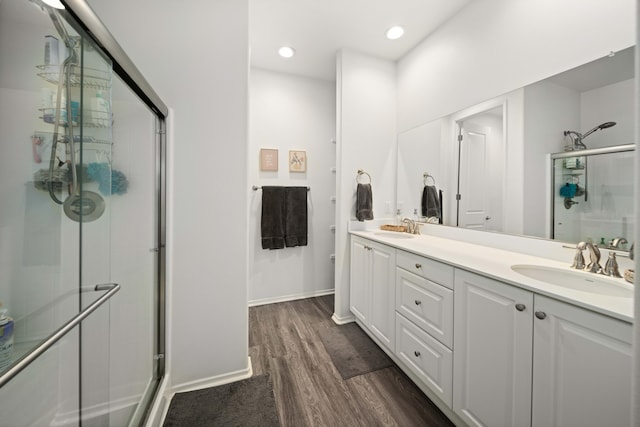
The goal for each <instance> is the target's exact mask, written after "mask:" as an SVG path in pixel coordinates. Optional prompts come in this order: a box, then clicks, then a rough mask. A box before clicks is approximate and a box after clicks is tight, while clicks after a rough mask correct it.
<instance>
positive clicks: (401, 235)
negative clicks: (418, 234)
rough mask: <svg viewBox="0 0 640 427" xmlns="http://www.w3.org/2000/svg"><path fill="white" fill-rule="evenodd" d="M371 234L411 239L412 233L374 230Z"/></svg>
mask: <svg viewBox="0 0 640 427" xmlns="http://www.w3.org/2000/svg"><path fill="white" fill-rule="evenodd" d="M373 234H375V235H376V236H380V237H387V238H389V239H411V238H413V234H409V233H405V232H402V231H384V230H380V231H374V232H373Z"/></svg>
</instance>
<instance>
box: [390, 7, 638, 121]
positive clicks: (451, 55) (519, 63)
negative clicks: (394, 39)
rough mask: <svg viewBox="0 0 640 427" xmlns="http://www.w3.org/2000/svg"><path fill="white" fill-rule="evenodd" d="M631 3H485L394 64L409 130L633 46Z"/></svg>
mask: <svg viewBox="0 0 640 427" xmlns="http://www.w3.org/2000/svg"><path fill="white" fill-rule="evenodd" d="M634 19H635V1H634V0H616V1H615V2H613V3H612V2H611V1H609V0H590V1H583V0H562V1H558V0H539V1H525V0H516V1H514V0H485V1H476V2H471V3H470V4H469V6H467V7H466V8H465V9H463V10H462V11H461V12H460V13H459V14H458V15H456V16H454V17H453V19H451V20H450V21H449V22H447V23H445V24H444V25H443V26H442V27H440V28H439V29H438V30H437V31H436V32H434V33H433V34H431V35H430V36H429V37H428V38H427V39H425V40H424V41H423V42H422V43H420V44H419V45H418V46H417V47H416V48H414V49H413V51H411V52H410V53H409V54H408V55H406V56H405V57H404V58H402V59H401V60H400V61H398V128H399V131H403V130H406V129H409V128H411V127H414V126H417V125H419V124H421V123H426V122H429V121H431V120H433V119H436V118H439V117H442V116H445V115H447V114H451V113H452V112H454V111H457V110H460V109H462V108H466V107H468V106H470V105H474V104H476V103H479V102H482V101H484V100H487V99H490V98H493V97H495V96H498V95H500V94H504V93H507V92H509V91H512V90H514V89H516V88H519V87H523V86H526V85H528V84H531V83H533V82H536V81H539V80H542V79H544V78H546V77H549V76H552V75H555V74H557V73H559V72H561V71H565V70H567V69H570V68H573V67H575V66H577V65H580V64H584V63H586V62H589V61H591V60H594V59H596V58H600V57H603V56H605V55H606V54H608V53H609V52H610V51H618V50H621V49H623V48H626V47H629V46H631V45H633V44H634V43H635V34H634V31H635V23H634Z"/></svg>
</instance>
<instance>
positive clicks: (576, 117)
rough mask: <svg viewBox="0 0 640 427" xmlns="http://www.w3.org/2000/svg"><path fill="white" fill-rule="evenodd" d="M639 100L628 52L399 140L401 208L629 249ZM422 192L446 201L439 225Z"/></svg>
mask: <svg viewBox="0 0 640 427" xmlns="http://www.w3.org/2000/svg"><path fill="white" fill-rule="evenodd" d="M634 94H635V79H634V47H630V48H628V49H625V50H622V51H619V52H616V53H611V54H610V55H608V56H606V57H604V58H600V59H597V60H595V61H593V62H590V63H587V64H584V65H582V66H579V67H577V68H574V69H572V70H568V71H565V72H563V73H560V74H558V75H556V76H553V77H550V78H548V79H545V80H543V81H540V82H537V83H534V84H531V85H529V86H526V87H523V88H520V89H517V90H514V91H512V92H510V93H507V94H504V95H502V96H499V97H496V98H494V99H491V100H487V101H486V102H483V103H480V104H478V105H475V106H472V107H469V108H467V109H465V110H463V111H459V112H456V113H454V114H451V115H449V116H447V117H443V118H440V119H438V120H435V121H432V122H429V123H425V124H423V125H421V126H418V127H416V128H413V129H411V130H408V131H406V132H403V133H401V134H399V135H398V165H397V172H398V176H397V181H396V182H397V189H396V207H397V208H398V209H400V210H401V212H402V214H403V215H405V216H412V215H413V214H414V213H416V212H417V214H418V217H421V219H422V220H424V221H427V220H428V222H440V223H442V224H443V225H445V226H457V227H465V228H473V229H477V230H484V231H490V232H500V233H508V234H514V235H523V236H531V237H539V238H546V239H555V240H560V241H563V242H567V243H577V242H578V241H580V240H586V239H588V238H591V239H593V240H594V241H597V242H598V243H601V244H602V243H604V244H609V242H610V241H611V240H613V239H614V238H617V237H624V238H625V240H631V236H632V233H633V227H634V224H633V218H634V214H633V194H634V193H633V179H634V170H633V150H634V149H635V145H634V144H635V140H634V108H635V107H634ZM605 147H606V148H605ZM603 148H605V149H603ZM618 148H619V149H618ZM569 151H575V156H574V155H572V154H563V153H567V152H569ZM616 153H617V154H616ZM425 186H433V187H436V189H437V191H438V192H441V193H442V198H441V200H439V202H441V210H440V217H441V219H440V220H439V221H436V220H435V218H429V216H428V215H426V211H425V209H424V205H425V195H426V194H427V193H428V192H427V191H425ZM432 212H433V211H431V215H434V214H433V213H432ZM620 249H626V246H625V245H624V244H623V245H621V246H620Z"/></svg>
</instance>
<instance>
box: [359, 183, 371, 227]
mask: <svg viewBox="0 0 640 427" xmlns="http://www.w3.org/2000/svg"><path fill="white" fill-rule="evenodd" d="M356 218H357V219H358V221H365V220H371V219H373V193H372V192H371V184H358V188H357V190H356Z"/></svg>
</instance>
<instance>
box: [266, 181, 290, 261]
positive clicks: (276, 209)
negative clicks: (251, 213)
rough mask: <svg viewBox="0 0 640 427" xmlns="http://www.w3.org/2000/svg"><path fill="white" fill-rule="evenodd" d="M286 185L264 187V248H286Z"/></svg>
mask: <svg viewBox="0 0 640 427" xmlns="http://www.w3.org/2000/svg"><path fill="white" fill-rule="evenodd" d="M284 201H285V191H284V187H265V186H263V187H262V219H261V222H260V231H261V235H262V249H282V248H284V224H285V202H284Z"/></svg>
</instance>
